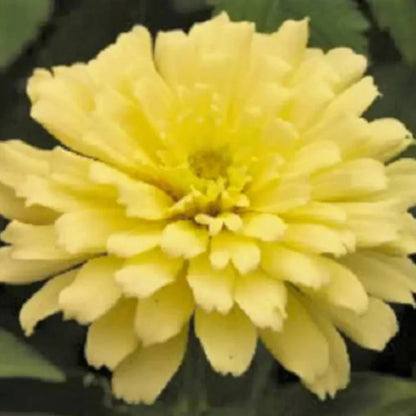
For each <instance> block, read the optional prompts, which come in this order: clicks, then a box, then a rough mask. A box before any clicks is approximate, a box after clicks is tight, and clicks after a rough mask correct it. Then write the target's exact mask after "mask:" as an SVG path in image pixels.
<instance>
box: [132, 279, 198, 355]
mask: <svg viewBox="0 0 416 416" xmlns="http://www.w3.org/2000/svg"><path fill="white" fill-rule="evenodd" d="M193 310H194V300H193V297H192V292H191V290H190V289H189V287H188V285H187V283H186V282H185V281H184V280H183V279H179V280H178V281H176V282H174V283H172V284H170V285H167V286H165V287H163V288H162V289H160V290H159V291H158V292H156V293H154V294H153V295H152V296H149V297H148V298H145V299H141V300H140V301H139V303H138V305H137V310H136V317H135V322H134V326H135V331H136V334H137V336H138V337H139V339H140V340H141V341H142V344H143V346H144V347H147V346H149V345H152V344H158V343H163V342H166V341H167V340H168V339H170V338H172V337H174V336H176V335H177V334H178V333H179V332H180V331H181V330H182V328H183V326H184V325H185V324H186V323H187V322H188V320H189V319H190V317H191V315H192V312H193ZM156 322H157V325H155V323H156Z"/></svg>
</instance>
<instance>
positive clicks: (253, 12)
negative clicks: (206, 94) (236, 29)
mask: <svg viewBox="0 0 416 416" xmlns="http://www.w3.org/2000/svg"><path fill="white" fill-rule="evenodd" d="M207 1H208V2H209V3H210V4H211V5H213V6H214V13H219V12H221V11H226V12H227V13H228V14H229V15H230V17H231V18H232V19H233V20H251V21H254V22H255V23H256V25H257V29H258V30H259V31H261V32H272V31H274V30H276V29H277V28H278V27H279V26H280V25H281V24H282V23H283V22H284V21H285V20H287V19H297V20H299V19H303V18H304V17H309V18H310V28H311V40H310V42H311V45H313V46H318V47H321V48H324V49H330V48H333V47H336V46H348V47H351V48H353V49H354V50H355V51H357V52H361V53H365V52H366V51H367V46H368V45H367V38H366V36H365V33H364V32H365V31H366V30H367V29H368V28H369V23H368V21H367V20H366V19H365V17H364V16H363V15H362V14H361V13H360V12H359V11H358V10H357V8H356V6H355V4H354V2H353V1H351V0H256V1H255V2H254V1H253V0H207Z"/></svg>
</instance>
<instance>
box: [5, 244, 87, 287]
mask: <svg viewBox="0 0 416 416" xmlns="http://www.w3.org/2000/svg"><path fill="white" fill-rule="evenodd" d="M12 253H13V249H12V248H11V247H1V248H0V264H1V265H2V267H1V268H0V282H2V283H9V284H26V283H32V282H38V281H40V280H44V279H46V278H48V277H50V276H53V275H56V274H58V273H60V272H63V271H65V270H68V269H70V268H71V267H73V266H75V265H77V264H79V263H80V262H81V261H82V260H79V259H75V260H73V259H72V260H66V259H60V260H16V259H14V258H13V256H12Z"/></svg>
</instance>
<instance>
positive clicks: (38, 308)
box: [19, 270, 77, 336]
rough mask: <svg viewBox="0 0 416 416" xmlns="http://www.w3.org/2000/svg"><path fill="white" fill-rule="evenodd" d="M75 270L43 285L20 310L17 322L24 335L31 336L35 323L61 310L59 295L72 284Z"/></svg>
mask: <svg viewBox="0 0 416 416" xmlns="http://www.w3.org/2000/svg"><path fill="white" fill-rule="evenodd" d="M76 274H77V270H71V271H69V272H66V273H64V274H61V275H59V276H56V277H54V278H53V279H51V280H49V281H48V282H47V283H45V284H44V285H43V286H42V288H41V289H39V290H38V291H37V292H36V293H35V294H34V295H33V296H32V297H31V298H30V299H29V300H27V301H26V302H25V303H24V305H23V307H22V309H21V310H20V315H19V320H20V325H21V326H22V328H23V330H24V331H25V334H26V335H27V336H29V335H32V334H33V332H34V330H35V327H36V325H37V323H38V322H39V321H42V320H43V319H45V318H47V317H48V316H51V315H53V314H55V313H57V312H59V311H60V310H61V307H60V305H59V295H60V293H61V292H62V290H64V289H65V288H66V287H67V286H69V285H70V284H72V283H73V281H74V279H75V276H76Z"/></svg>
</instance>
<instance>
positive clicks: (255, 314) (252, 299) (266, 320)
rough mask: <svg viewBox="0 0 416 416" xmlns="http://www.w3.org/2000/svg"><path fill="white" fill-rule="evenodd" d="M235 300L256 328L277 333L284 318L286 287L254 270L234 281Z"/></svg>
mask: <svg viewBox="0 0 416 416" xmlns="http://www.w3.org/2000/svg"><path fill="white" fill-rule="evenodd" d="M236 283H237V284H236V289H235V300H236V302H237V303H238V305H239V306H240V308H241V309H242V310H243V311H244V312H245V313H246V314H247V316H248V317H249V318H250V319H251V321H252V322H253V324H254V325H255V326H257V327H258V328H270V329H273V330H275V331H279V330H280V329H281V328H282V325H283V321H284V318H286V300H287V294H286V287H285V284H284V283H283V282H281V281H279V280H277V279H273V278H271V277H270V276H268V275H267V274H265V273H264V272H262V271H260V270H256V271H254V272H251V273H249V274H247V275H245V276H239V278H238V279H237V281H236Z"/></svg>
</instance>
